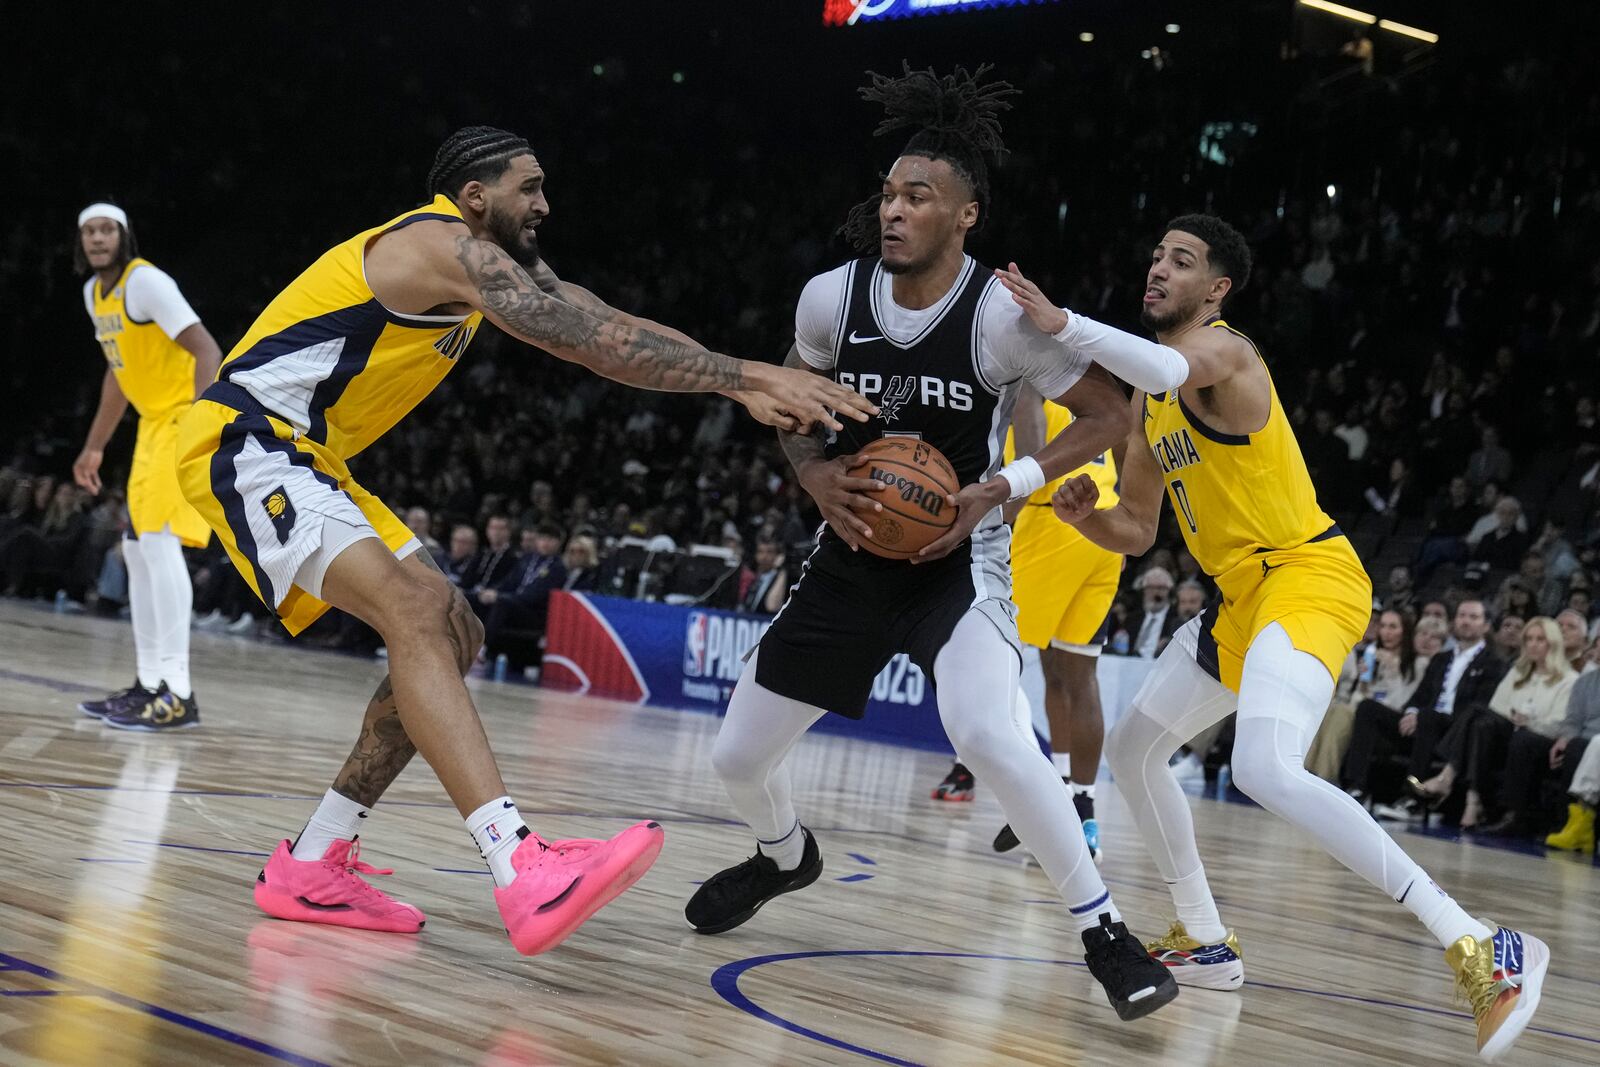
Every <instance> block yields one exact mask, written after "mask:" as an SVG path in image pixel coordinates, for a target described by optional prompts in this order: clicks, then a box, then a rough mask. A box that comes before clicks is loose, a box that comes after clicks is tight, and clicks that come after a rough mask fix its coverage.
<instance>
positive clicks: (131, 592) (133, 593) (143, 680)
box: [122, 537, 161, 689]
mask: <svg viewBox="0 0 1600 1067" xmlns="http://www.w3.org/2000/svg"><path fill="white" fill-rule="evenodd" d="M143 548H144V546H143V544H142V543H141V542H140V541H139V539H137V538H133V537H124V538H123V539H122V562H123V564H124V565H125V566H126V567H127V568H128V614H129V615H131V616H132V617H133V654H134V660H135V663H136V664H137V670H138V672H139V684H140V685H142V686H144V687H145V688H146V689H154V688H156V687H157V686H159V685H160V684H161V649H160V646H159V645H157V644H156V632H157V630H158V629H159V626H158V624H157V622H156V618H155V610H156V605H155V593H154V592H153V591H152V590H151V588H150V568H149V567H147V566H146V565H145V561H144V552H143Z"/></svg>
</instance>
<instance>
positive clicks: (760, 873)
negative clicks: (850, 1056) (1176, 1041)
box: [683, 826, 1166, 971]
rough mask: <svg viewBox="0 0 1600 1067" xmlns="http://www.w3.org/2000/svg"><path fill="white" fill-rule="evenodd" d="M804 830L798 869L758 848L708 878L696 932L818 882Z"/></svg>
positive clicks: (699, 897)
mask: <svg viewBox="0 0 1600 1067" xmlns="http://www.w3.org/2000/svg"><path fill="white" fill-rule="evenodd" d="M800 832H801V833H802V834H804V835H805V841H806V845H805V851H804V852H802V853H801V854H800V866H798V867H796V868H795V869H794V870H792V871H780V870H778V865H777V864H776V863H774V862H772V860H771V859H770V858H768V857H766V856H763V855H762V854H761V852H760V851H759V850H757V852H756V854H755V855H754V856H751V857H750V858H749V859H747V860H745V861H744V862H743V863H741V864H739V865H738V866H737V867H729V868H728V869H727V870H725V871H718V872H717V873H716V874H713V875H712V876H711V877H710V878H708V879H706V881H705V883H704V884H703V885H701V886H700V888H699V889H697V890H695V893H694V896H692V897H690V898H689V903H688V905H686V906H685V907H684V909H683V914H684V917H685V918H687V919H688V920H689V925H690V926H692V927H694V929H695V932H696V933H701V934H720V933H723V932H725V931H728V930H732V929H733V928H734V927H735V926H738V925H740V924H741V923H744V922H747V921H748V920H749V919H751V918H752V917H754V916H755V913H756V912H758V911H760V910H761V905H763V904H765V903H766V902H767V901H769V900H771V899H772V898H773V897H778V896H782V895H783V894H785V893H793V892H794V891H795V890H796V889H804V888H805V887H806V886H808V885H810V884H811V883H812V882H815V881H816V880H817V878H818V877H819V876H821V874H822V853H821V852H820V851H818V849H817V839H816V838H814V837H812V836H811V831H810V830H807V829H806V828H805V827H803V826H802V827H801V828H800ZM1162 970H1163V971H1164V970H1166V968H1164V967H1163V968H1162Z"/></svg>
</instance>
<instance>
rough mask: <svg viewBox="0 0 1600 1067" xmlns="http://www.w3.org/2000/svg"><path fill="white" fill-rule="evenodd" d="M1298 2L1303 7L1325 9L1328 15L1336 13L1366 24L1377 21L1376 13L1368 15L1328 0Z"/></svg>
mask: <svg viewBox="0 0 1600 1067" xmlns="http://www.w3.org/2000/svg"><path fill="white" fill-rule="evenodd" d="M1300 4H1301V5H1302V6H1303V7H1310V8H1315V9H1316V10H1318V11H1326V12H1327V13H1328V14H1330V15H1338V16H1339V17H1340V18H1345V19H1351V20H1353V21H1355V22H1364V23H1366V24H1367V25H1368V26H1371V25H1372V24H1373V23H1374V22H1377V21H1378V16H1376V15H1369V14H1367V13H1366V12H1365V11H1357V10H1356V9H1355V8H1353V7H1345V6H1344V5H1343V4H1334V3H1330V2H1329V0H1300Z"/></svg>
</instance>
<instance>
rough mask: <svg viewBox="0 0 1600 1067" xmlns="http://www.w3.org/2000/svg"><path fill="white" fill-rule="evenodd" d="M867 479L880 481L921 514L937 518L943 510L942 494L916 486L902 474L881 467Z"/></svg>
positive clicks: (874, 468) (873, 470)
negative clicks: (916, 508) (918, 509)
mask: <svg viewBox="0 0 1600 1067" xmlns="http://www.w3.org/2000/svg"><path fill="white" fill-rule="evenodd" d="M867 477H869V478H872V479H874V480H875V481H880V482H882V483H883V484H884V485H886V486H888V487H889V488H890V489H893V490H894V491H895V492H897V493H899V494H900V499H901V500H903V501H905V502H906V503H907V504H912V505H915V506H916V507H919V508H921V509H922V512H923V514H925V515H929V516H937V515H938V514H939V513H940V512H941V511H943V510H944V505H945V500H944V494H943V493H941V492H939V491H938V490H936V489H930V488H928V487H927V486H925V485H918V484H917V483H916V482H914V481H912V480H911V479H909V478H907V477H906V476H905V475H903V474H896V473H894V472H893V471H888V470H884V469H883V468H882V467H876V466H875V467H873V468H872V469H871V471H870V472H869V473H868V474H867Z"/></svg>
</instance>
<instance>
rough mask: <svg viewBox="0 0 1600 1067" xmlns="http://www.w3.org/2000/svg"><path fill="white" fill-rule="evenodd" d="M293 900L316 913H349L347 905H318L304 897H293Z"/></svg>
mask: <svg viewBox="0 0 1600 1067" xmlns="http://www.w3.org/2000/svg"><path fill="white" fill-rule="evenodd" d="M295 899H296V900H298V901H299V902H300V903H302V904H304V905H305V906H306V907H308V908H312V909H314V910H316V911H349V910H351V908H350V905H349V904H318V903H317V902H316V901H314V900H307V899H306V898H305V897H295Z"/></svg>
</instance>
